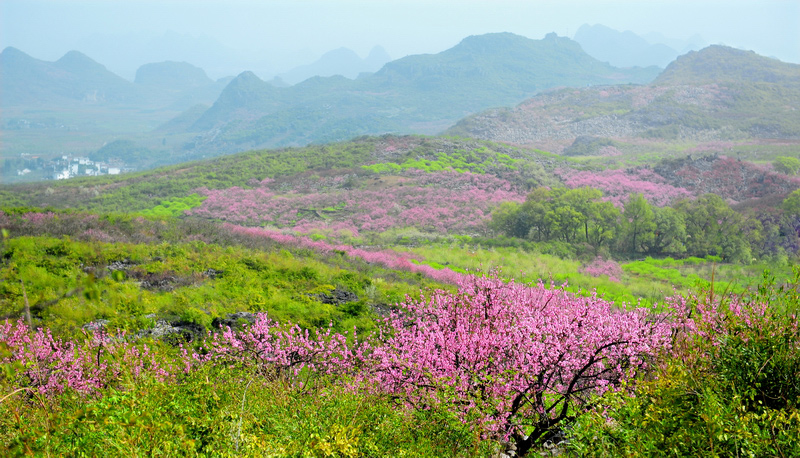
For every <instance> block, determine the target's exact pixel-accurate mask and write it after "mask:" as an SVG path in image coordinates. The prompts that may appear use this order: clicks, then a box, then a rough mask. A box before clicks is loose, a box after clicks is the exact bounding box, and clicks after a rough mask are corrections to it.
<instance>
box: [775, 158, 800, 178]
mask: <svg viewBox="0 0 800 458" xmlns="http://www.w3.org/2000/svg"><path fill="white" fill-rule="evenodd" d="M773 166H774V167H775V170H777V171H779V172H781V173H785V174H786V175H797V174H798V173H800V159H798V158H796V157H788V156H778V157H776V158H775V162H773Z"/></svg>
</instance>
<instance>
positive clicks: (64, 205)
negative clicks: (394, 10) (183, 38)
mask: <svg viewBox="0 0 800 458" xmlns="http://www.w3.org/2000/svg"><path fill="white" fill-rule="evenodd" d="M582 30H583V34H584V35H583V37H584V38H583V39H585V40H588V38H586V37H587V36H589V35H588V34H589V33H590V32H591V33H594V34H600V33H601V32H602V33H606V34H607V36H609V37H611V38H613V39H620V35H615V34H610V33H609V32H608V31H605V32H604V31H603V30H601V29H599V28H593V29H592V30H590V29H589V28H588V26H587V28H584V29H582ZM594 36H600V35H594ZM576 38H577V37H576ZM611 38H609V39H611ZM596 39H599V38H596ZM632 43H633V44H632V45H631V46H632V49H634V48H635V49H634V51H631V53H639V54H641V53H645V52H646V53H653V52H655V51H659V52H660V53H661V55H663V56H671V55H672V54H670V53H671V52H673V53H676V51H674V50H672V51H670V49H664V48H663V47H661V48H658V47H656V48H653V47H652V46H650V45H648V44H647V43H646V42H642V41H635V42H632ZM634 44H635V47H634ZM338 54H340V55H342V56H345V57H344V58H346V59H349V60H350V61H351V62H354V63H353V64H352V66H358V65H366V60H369V59H365V60H363V61H361V60H360V59H358V58H357V56H355V57H354V56H353V55H352V54H350V53H347V52H346V51H340V52H339V53H338ZM383 54H385V51H384V52H383V53H381V52H380V50H377V51H374V55H373V53H371V54H370V56H372V60H373V61H375V62H377V61H381V60H382V59H383V60H385V59H387V58H386V57H382V55H383ZM629 55H632V54H629ZM607 57H608V58H614V59H623V57H619V56H613V55H610V54H609V55H608V56H607ZM0 58H1V59H0V69H2V74H0V76H1V77H2V78H0V80H2V84H3V94H4V98H3V118H2V122H3V124H2V136H3V146H2V160H3V161H4V162H3V169H2V178H3V181H2V184H0V230H1V231H2V232H0V237H2V238H1V239H0V318H2V319H3V322H0V388H1V389H2V392H0V418H1V419H0V450H5V451H6V452H8V453H9V454H12V455H30V454H33V455H41V454H46V455H99V454H104V453H112V454H119V455H122V454H126V455H131V456H152V455H164V456H173V455H191V456H315V457H316V456H319V457H323V456H340V457H356V456H401V455H402V456H419V457H433V456H493V457H495V456H496V457H510V456H537V455H542V456H548V455H562V456H576V457H589V456H597V457H600V456H604V457H605V456H666V455H670V456H734V455H736V456H738V454H740V453H742V454H749V455H750V456H792V455H793V454H796V453H800V448H798V447H800V446H799V445H798V441H797V438H798V437H800V424H798V422H797V415H798V412H797V409H798V404H797V400H798V399H800V387H798V385H797V380H800V334H799V333H798V329H797V312H798V306H800V269H798V267H797V266H798V264H800V175H798V174H800V159H798V158H800V115H798V114H796V113H797V109H798V108H800V65H796V64H789V63H784V62H780V61H778V60H775V59H770V58H766V57H763V56H759V55H757V54H755V53H753V52H749V51H742V50H738V49H734V48H729V47H725V46H720V45H713V46H710V47H705V48H703V49H700V50H696V51H690V52H688V53H685V54H683V55H680V56H678V57H677V58H676V59H674V60H672V61H671V62H669V63H667V64H666V67H665V68H664V69H663V70H662V69H661V68H659V67H656V66H655V65H652V66H647V67H633V66H630V67H624V68H620V67H614V66H612V65H611V64H609V63H607V62H605V61H600V60H598V59H597V58H595V57H592V56H590V55H589V54H587V53H586V52H584V50H583V48H582V47H581V45H580V44H578V42H577V41H573V40H571V39H569V38H565V37H560V36H558V35H556V34H555V33H552V34H548V35H546V36H545V37H544V38H543V39H541V40H531V39H528V38H525V37H522V36H519V35H515V34H511V33H491V34H485V35H477V36H470V37H467V38H464V39H463V40H461V41H460V42H459V43H458V44H457V45H456V46H454V47H452V48H449V49H447V50H445V51H442V52H440V53H438V54H420V55H411V56H407V57H404V58H401V59H398V60H394V61H389V62H386V63H385V65H383V67H381V68H379V69H376V71H374V72H373V73H363V72H362V73H360V74H358V75H357V76H355V77H354V78H347V77H344V76H335V75H334V76H324V77H323V76H312V77H310V78H307V79H304V80H303V79H302V78H301V77H299V76H295V78H297V79H299V80H300V81H296V82H295V84H294V85H292V86H289V85H285V84H280V81H277V80H273V81H272V82H268V81H265V80H262V79H261V78H260V77H259V76H257V75H256V74H255V73H252V72H244V73H241V74H239V75H238V76H236V77H231V78H223V79H220V80H217V81H214V80H212V79H210V78H208V76H207V75H206V74H205V72H204V71H203V70H202V69H200V68H197V67H194V66H192V65H190V64H186V63H177V62H164V63H160V64H148V65H145V66H142V67H140V70H139V72H137V75H136V80H135V81H134V82H130V81H127V80H124V79H122V78H120V77H117V76H116V75H114V74H113V73H111V72H109V71H108V70H106V69H105V67H103V66H102V65H101V64H98V63H97V62H94V61H92V60H91V59H89V58H88V57H87V56H85V55H82V54H81V53H78V52H70V53H68V54H67V55H65V56H64V57H63V58H61V59H60V60H58V61H56V62H45V61H40V60H37V59H34V58H32V57H30V56H27V55H26V54H24V53H22V52H21V51H19V50H16V49H14V48H6V49H5V50H4V51H3V53H2V55H0ZM328 58H329V59H333V57H332V55H329V56H328ZM663 59H666V57H664V58H663ZM663 59H662V60H663ZM620 61H621V62H624V60H620ZM655 63H659V62H654V64H655ZM319 65H321V64H319ZM310 67H313V66H309V67H305V68H302V69H299V70H297V72H296V75H305V74H304V73H302V71H311V70H310V69H309V68H310ZM316 68H321V67H320V66H317V67H316ZM301 70H302V71H301ZM350 76H353V75H350ZM286 78H287V80H289V79H291V78H290V76H289V74H288V73H287V74H286ZM8 94H10V96H9V95H8ZM53 158H56V159H55V160H56V161H58V160H60V162H58V163H57V162H55V161H54V160H53ZM61 162H63V163H61ZM98 164H105V169H103V167H104V166H103V165H98ZM51 167H55V168H59V167H62V168H64V167H66V169H65V170H67V171H69V172H70V173H71V174H72V175H75V176H70V177H69V179H63V180H45V179H42V178H47V177H48V176H49V175H52V171H51V170H50V168H51ZM126 168H128V169H130V170H125V169H126ZM24 169H28V170H29V172H26V173H24V174H21V173H19V171H22V170H24ZM73 169H74V172H75V173H72V172H73ZM133 169H135V170H133ZM59 170H61V169H59ZM96 170H97V171H99V172H97V174H96V173H95V171H96ZM103 170H105V173H102V171H103ZM53 171H57V170H55V169H54V170H53ZM94 175H98V176H94ZM709 431H711V432H709ZM109 450H111V452H109Z"/></svg>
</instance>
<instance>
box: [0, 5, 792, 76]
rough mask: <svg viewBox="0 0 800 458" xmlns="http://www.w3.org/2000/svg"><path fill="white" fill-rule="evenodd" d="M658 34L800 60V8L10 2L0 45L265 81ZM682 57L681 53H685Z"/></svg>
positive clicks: (117, 66) (126, 67) (115, 66)
mask: <svg viewBox="0 0 800 458" xmlns="http://www.w3.org/2000/svg"><path fill="white" fill-rule="evenodd" d="M587 23H588V24H603V25H606V26H608V27H611V28H613V29H617V30H620V31H624V30H631V31H633V32H635V33H637V34H640V35H646V34H648V33H652V32H656V33H660V34H662V35H664V36H665V37H668V38H674V39H677V40H687V39H688V38H689V37H691V36H692V35H696V34H699V35H700V36H702V38H703V39H704V40H705V42H707V43H709V44H716V43H723V44H727V45H729V46H734V47H739V48H745V49H750V50H754V51H756V52H758V53H759V54H763V55H766V56H771V57H777V58H779V59H781V60H784V61H787V62H795V63H800V0H758V1H753V0H748V1H741V0H694V1H684V0H680V1H650V0H636V1H630V0H628V1H605V0H596V1H587V0H583V1H577V0H576V1H573V0H560V1H554V0H547V1H539V0H494V1H474V0H458V1H455V0H424V1H423V0H405V1H399V0H368V1H356V0H293V1H289V0H226V1H222V0H159V1H149V0H143V1H134V0H108V1H98V0H94V1H88V0H80V1H73V0H0V48H5V47H6V46H14V47H16V48H19V49H20V50H22V51H24V52H26V53H28V54H30V55H32V56H33V57H36V58H38V59H43V60H56V59H58V58H59V57H61V56H62V55H63V54H64V53H65V52H67V51H69V50H72V49H77V50H79V51H82V52H84V53H86V54H88V55H89V56H90V57H92V58H93V59H95V60H97V61H99V62H100V63H102V64H104V65H106V67H108V68H109V69H110V70H112V71H115V72H117V73H119V74H120V75H122V76H124V77H126V78H132V77H133V74H134V72H135V69H136V68H137V67H138V66H139V65H141V64H143V63H147V62H148V61H150V62H152V61H154V60H159V59H160V60H167V59H169V60H184V61H188V62H190V63H193V64H195V65H198V66H201V67H203V68H204V69H205V70H206V71H207V72H208V73H209V75H210V76H212V77H215V78H217V77H221V76H225V75H228V74H236V73H238V72H240V71H243V70H254V71H256V72H257V73H258V74H259V75H261V76H262V77H266V76H268V74H269V73H270V72H275V73H277V72H280V71H286V70H288V69H289V68H290V67H291V66H294V65H299V64H303V63H308V62H310V61H313V60H315V59H316V58H318V57H319V56H320V55H321V54H322V53H324V52H326V51H329V50H332V49H335V48H339V47H348V48H350V49H352V50H354V51H355V52H357V53H358V54H359V55H361V56H362V57H364V56H366V54H367V53H368V52H369V50H370V49H371V48H372V47H373V46H376V45H381V46H383V47H384V49H386V51H388V53H389V55H390V56H392V58H400V57H403V56H405V55H408V54H419V53H436V52H440V51H443V50H444V49H447V48H449V47H451V46H453V45H455V44H457V43H458V42H459V41H460V40H461V39H463V38H464V37H466V36H469V35H478V34H483V33H489V32H513V33H516V34H519V35H524V36H526V37H529V38H534V39H540V38H542V37H543V36H544V35H545V34H546V33H549V32H556V33H557V34H558V35H561V36H568V37H570V38H571V37H573V36H574V34H575V32H576V30H577V29H578V27H580V26H581V25H582V24H587ZM679 51H680V50H679Z"/></svg>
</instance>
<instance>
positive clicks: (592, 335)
mask: <svg viewBox="0 0 800 458" xmlns="http://www.w3.org/2000/svg"><path fill="white" fill-rule="evenodd" d="M795 286H796V285H795ZM792 291H793V290H790V291H789V294H791V295H793V296H792V297H793V299H792V300H791V304H793V305H794V307H795V309H794V312H792V313H795V312H796V305H797V300H798V298H797V296H796V291H795V292H792ZM769 299H770V297H768V296H761V297H760V298H757V299H756V300H745V299H742V298H736V297H734V298H731V297H727V298H726V297H719V296H717V297H714V295H713V291H712V292H711V294H709V295H706V296H704V297H702V298H697V297H695V298H689V299H688V300H687V299H686V298H682V297H674V298H667V299H666V304H665V307H663V308H662V309H661V310H662V311H661V312H656V311H655V310H650V309H643V308H635V307H634V308H626V307H624V306H623V307H618V306H615V305H614V304H612V303H610V302H608V301H605V300H603V299H601V298H598V297H597V296H596V295H591V296H588V297H582V296H576V295H573V294H570V293H567V292H565V291H563V290H560V289H558V288H553V287H550V288H546V287H545V286H544V285H543V284H541V283H539V284H538V285H532V286H531V285H523V284H518V283H514V282H508V283H506V282H504V281H502V280H500V279H498V278H497V277H495V276H493V275H490V276H487V277H478V276H468V275H463V276H461V277H460V278H459V281H458V290H457V291H455V292H453V291H436V292H433V293H432V294H430V295H429V296H428V297H424V296H421V297H420V298H419V299H412V298H407V299H406V301H405V302H404V303H402V304H399V308H398V309H397V310H396V311H395V312H393V313H392V314H391V315H390V316H388V317H387V318H386V319H385V320H384V321H383V322H382V326H381V331H380V332H379V333H377V334H376V335H372V336H368V337H367V338H364V337H363V336H357V335H356V334H355V331H354V332H353V334H352V335H343V334H338V333H334V332H332V330H331V329H330V328H329V329H324V330H316V331H309V330H307V329H301V328H300V327H298V326H296V325H291V324H283V325H280V324H278V323H275V322H273V321H271V320H270V319H269V318H268V317H267V316H266V315H264V314H261V315H259V316H258V318H257V320H256V321H255V323H253V324H252V325H250V326H249V327H245V328H244V329H240V330H232V329H230V328H223V329H220V330H219V331H217V332H215V333H211V334H209V336H208V337H207V338H206V340H205V341H204V342H203V343H202V346H201V347H198V348H196V349H195V350H187V349H181V350H180V351H179V352H177V353H176V352H173V353H171V356H166V355H165V354H163V353H159V352H158V351H153V350H151V349H150V348H148V347H147V345H143V344H142V343H141V342H135V341H134V340H131V339H128V338H126V337H125V335H114V336H110V335H107V334H104V333H97V334H94V335H87V336H86V338H85V340H84V341H67V340H61V339H58V338H55V337H53V336H52V335H51V334H50V333H49V331H47V330H43V329H38V330H33V329H30V328H29V327H28V326H26V325H25V324H24V323H23V322H22V321H21V320H20V321H19V322H16V323H13V322H10V321H6V322H5V323H4V324H2V325H0V343H2V347H3V348H4V349H5V350H4V353H3V356H2V363H3V364H4V365H5V366H7V367H11V368H12V371H11V372H10V373H9V372H8V371H6V372H4V374H6V375H5V376H4V378H3V379H0V380H2V381H3V385H4V386H5V387H6V388H7V389H8V391H10V393H9V394H7V395H6V396H5V398H4V399H3V400H5V399H7V398H8V397H9V396H14V395H17V396H23V397H24V396H27V398H28V399H31V402H33V400H34V399H38V401H37V402H39V403H46V402H47V401H46V400H47V399H51V400H52V399H53V398H55V397H58V396H62V395H65V394H66V395H74V394H76V393H77V394H78V395H80V396H83V397H85V398H89V399H91V398H95V397H98V396H102V395H103V394H104V393H107V392H108V389H114V390H117V392H118V390H125V389H126V386H130V385H129V384H130V383H137V381H138V380H141V379H143V378H148V377H149V378H155V379H157V380H160V381H165V382H169V384H172V385H175V384H180V383H181V381H182V380H183V379H184V378H185V377H187V376H189V375H190V374H191V373H192V372H193V371H196V370H198V369H200V368H204V367H207V366H209V365H211V366H215V365H217V366H223V367H226V368H231V367H233V368H236V367H239V368H247V369H249V371H247V373H250V374H257V376H259V377H260V378H261V380H262V381H267V380H276V379H280V380H283V381H284V382H288V383H290V384H293V385H295V384H302V383H303V382H307V381H308V380H309V377H313V376H315V374H316V376H324V377H329V378H333V379H334V380H336V383H337V384H339V385H341V386H345V387H347V389H348V390H351V391H355V392H360V393H364V394H365V395H367V394H369V395H370V396H387V397H391V398H393V399H396V400H398V401H401V402H400V404H401V405H402V406H405V408H411V409H421V410H428V409H444V410H445V411H448V412H450V414H452V415H455V416H456V417H458V418H460V419H461V420H462V421H463V422H465V423H467V424H469V425H472V427H474V428H475V430H476V432H479V433H481V434H482V435H483V436H484V437H485V438H491V439H495V440H510V441H512V442H513V443H514V444H515V445H516V450H517V452H518V453H519V454H520V455H525V454H526V453H527V452H528V451H529V450H530V449H531V448H532V447H534V446H536V445H538V444H541V443H542V441H543V440H545V439H547V438H548V437H550V436H552V435H553V434H555V433H559V432H563V430H564V428H565V427H566V426H567V425H568V424H571V423H572V422H574V421H575V419H576V418H579V417H581V416H582V415H584V414H585V413H587V412H589V411H591V410H592V409H594V408H595V407H596V406H598V403H602V402H603V401H602V399H604V398H603V395H604V393H613V392H620V391H621V390H632V389H635V387H636V381H637V380H639V379H640V378H641V377H640V376H642V375H643V374H645V373H651V372H652V371H656V372H657V371H658V370H660V369H659V368H663V367H666V366H662V362H663V361H664V358H665V357H669V353H670V352H672V351H678V352H679V353H680V355H678V359H677V360H676V361H682V363H681V364H684V365H686V367H688V368H693V367H695V366H697V365H698V364H699V365H700V366H703V367H705V366H706V365H707V364H708V363H707V362H703V361H711V362H713V364H723V363H724V364H728V363H731V364H732V365H731V364H729V366H730V367H728V366H724V367H722V366H720V367H722V368H721V369H720V368H719V367H716V366H715V367H716V369H714V370H716V371H718V372H720V373H724V374H727V375H726V377H740V378H739V379H736V386H737V387H736V389H738V390H749V391H747V392H748V393H751V398H750V399H751V400H753V402H754V403H755V401H759V402H758V404H757V406H756V407H754V408H755V409H756V411H757V412H761V411H762V410H763V409H764V408H768V409H772V410H770V411H769V412H773V411H777V412H783V410H784V409H794V408H796V407H797V406H796V396H798V395H799V394H800V387H798V386H796V383H794V381H796V376H797V375H800V372H797V371H798V370H800V359H798V358H797V351H798V347H797V342H798V336H797V326H796V320H795V318H793V317H794V315H791V314H789V315H786V312H787V310H775V309H773V308H772V306H771V304H770V302H769ZM790 312H791V311H790ZM781 314H783V315H781ZM779 316H784V317H786V318H787V319H788V320H789V321H786V320H783V321H782V322H781V321H780V320H778V319H777V318H776V317H779ZM780 323H783V324H787V323H789V325H788V327H787V326H784V325H779V326H776V325H777V324H780ZM791 323H794V324H793V325H792V324H791ZM747 333H750V334H747ZM748 336H750V337H748ZM743 339H744V340H743ZM751 339H752V342H755V344H759V345H760V343H762V341H767V342H768V343H769V345H772V343H770V342H773V340H775V339H777V340H775V341H783V340H785V339H789V340H788V341H786V343H787V344H788V345H789V346H788V347H785V348H783V347H781V348H782V349H781V350H780V360H779V361H778V356H775V354H773V353H770V352H767V353H765V354H763V355H762V354H755V355H754V356H753V357H756V358H762V359H763V358H766V362H764V363H763V364H761V360H758V364H757V366H759V367H760V369H758V373H757V374H756V373H755V372H753V371H750V370H747V368H746V367H745V366H742V365H741V364H739V365H738V366H737V365H736V364H738V363H737V361H739V359H736V358H734V359H735V361H734V360H731V361H728V362H727V363H726V362H725V361H723V362H722V363H720V362H719V360H718V359H719V356H718V355H717V354H718V353H720V352H723V353H724V352H725V351H727V350H726V349H728V346H730V345H729V344H730V343H731V342H733V343H734V344H735V345H740V344H742V345H749V344H748V342H750V341H751ZM781 339H783V340H781ZM687 345H688V347H687ZM769 345H767V347H766V348H767V349H769V348H772V349H773V350H771V351H773V352H774V350H775V347H774V345H773V346H772V347H770V346H769ZM737 348H738V347H737ZM687 349H688V350H687ZM700 350H702V351H700ZM681 352H682V353H681ZM660 361H661V362H660ZM776 361H778V362H776ZM733 363H736V364H733ZM740 366H741V367H740ZM726 371H728V372H730V371H734V372H735V373H730V374H729V373H728V372H726ZM762 372H764V373H763V374H762ZM773 372H774V374H778V375H779V376H780V377H782V378H778V379H771V378H770V377H773V375H774V374H773ZM9 374H10V375H9ZM752 377H756V378H757V380H751V379H752ZM764 377H767V378H768V379H764ZM784 379H785V380H784ZM667 380H668V381H669V379H667ZM123 381H125V382H124V383H123ZM756 382H757V383H756ZM125 384H128V385H125ZM751 384H754V385H751ZM681 389H682V388H681ZM687 389H688V388H687ZM762 400H763V402H768V405H767V404H763V403H762V402H761V401H762ZM654 402H655V401H654ZM762 404H763V405H762ZM748 406H750V405H749V404H748V405H746V406H744V407H743V409H744V411H748V409H749V408H750V407H748ZM759 409H761V410H759ZM769 412H767V413H769ZM610 415H612V416H613V415H614V413H613V412H612V413H611V414H610ZM770 415H772V414H771V413H770ZM780 415H783V414H780ZM770 418H772V417H770ZM780 418H783V417H780ZM781 421H783V420H781ZM787 421H788V420H787ZM786 425H788V423H787V424H786ZM651 427H652V426H651ZM659 427H660V426H659ZM786 427H789V428H790V429H789V430H787V431H789V432H791V431H794V430H796V429H797V427H796V426H795V427H794V429H791V426H790V425H789V426H786ZM676 434H680V435H685V434H690V435H691V434H692V433H691V432H690V431H689V432H686V431H679V432H677V433H676ZM781 434H783V433H781ZM785 435H786V434H783V436H785ZM681 437H683V436H681ZM714 440H716V439H714ZM721 440H722V439H720V441H721ZM781 440H783V439H781ZM701 442H703V443H705V441H701ZM712 442H713V440H712ZM625 445H627V444H625ZM701 446H703V447H704V445H701ZM737 450H738V449H737Z"/></svg>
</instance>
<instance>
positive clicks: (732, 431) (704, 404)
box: [569, 270, 800, 456]
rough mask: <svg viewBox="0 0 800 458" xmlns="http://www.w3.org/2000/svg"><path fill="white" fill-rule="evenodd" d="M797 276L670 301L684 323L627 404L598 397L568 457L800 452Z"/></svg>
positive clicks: (799, 280) (578, 428)
mask: <svg viewBox="0 0 800 458" xmlns="http://www.w3.org/2000/svg"><path fill="white" fill-rule="evenodd" d="M798 286H800V271H798V270H796V271H795V277H794V279H793V281H792V282H791V283H790V284H788V285H782V286H778V285H776V284H775V283H774V282H773V281H772V280H771V279H770V278H769V277H768V276H766V275H765V281H764V283H762V285H761V286H760V287H759V288H758V289H757V290H755V291H752V292H751V293H748V295H744V296H721V295H719V294H717V295H715V294H714V290H713V289H709V290H707V292H706V293H705V294H704V295H702V296H700V297H696V296H690V297H688V298H687V299H682V298H673V299H672V301H673V304H675V305H676V306H677V309H678V310H683V311H684V312H683V316H685V317H687V318H688V320H687V321H686V326H685V327H684V329H683V330H682V331H681V332H679V333H678V334H677V335H676V339H677V340H676V344H675V346H674V347H673V350H672V353H671V354H668V355H665V360H664V363H663V365H662V366H661V367H660V369H659V370H658V371H657V374H656V375H657V376H656V377H655V378H653V379H652V380H650V381H647V382H643V383H639V384H638V385H637V387H636V389H635V392H636V397H634V398H627V397H626V398H623V397H621V396H619V395H617V394H612V395H611V396H608V397H606V400H605V401H604V404H605V406H604V408H603V409H600V410H598V411H597V412H596V413H595V414H593V415H590V416H587V417H584V419H583V420H581V421H580V423H579V425H578V426H576V428H575V429H574V430H573V438H572V439H571V440H570V445H569V448H570V449H571V451H572V452H573V454H574V455H575V456H633V455H648V456H795V455H797V454H798V452H800V441H798V437H800V412H799V411H798V405H797V400H798V398H799V397H800V384H798V380H800V378H798V376H800V333H798V327H797V315H796V313H797V311H798V310H800V296H798V289H797V288H798Z"/></svg>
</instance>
